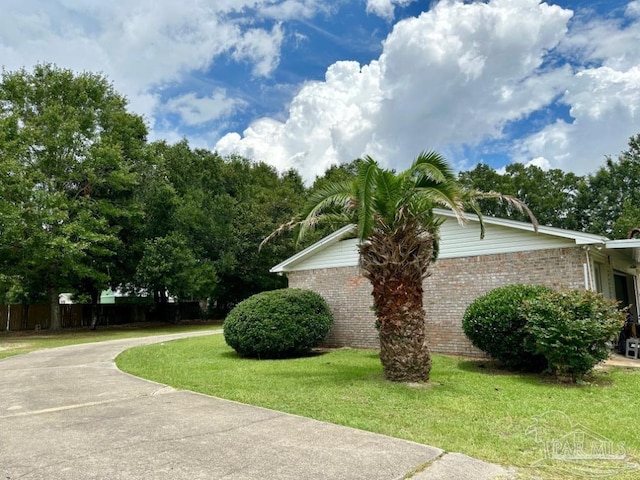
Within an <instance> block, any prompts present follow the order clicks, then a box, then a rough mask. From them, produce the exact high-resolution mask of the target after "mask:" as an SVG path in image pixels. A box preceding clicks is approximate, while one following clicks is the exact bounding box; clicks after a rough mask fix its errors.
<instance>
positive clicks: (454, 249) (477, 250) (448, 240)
mask: <svg viewBox="0 0 640 480" xmlns="http://www.w3.org/2000/svg"><path fill="white" fill-rule="evenodd" d="M440 238H441V240H440V258H459V257H472V256H478V255H491V254H498V253H511V252H523V251H529V250H546V249H553V248H563V247H572V246H575V241H573V240H571V239H567V238H560V237H554V236H551V235H545V234H542V233H534V232H527V231H523V230H516V229H514V228H508V227H502V226H499V225H486V232H485V238H484V239H482V240H481V239H480V227H479V226H478V224H477V223H476V222H469V223H468V224H467V225H466V226H464V227H462V226H460V225H458V223H457V222H456V221H455V220H452V219H446V220H445V222H444V223H443V224H442V226H441V227H440ZM357 242H358V241H357V240H356V239H349V240H342V241H339V242H336V243H334V244H332V245H329V246H328V247H327V248H325V249H323V250H321V251H319V252H317V253H315V254H314V255H310V256H308V257H306V258H303V259H301V260H300V261H299V262H296V263H294V264H292V265H289V266H287V268H286V270H287V271H292V272H295V271H301V270H315V269H321V268H332V267H352V266H356V265H358V248H357V244H358V243H357Z"/></svg>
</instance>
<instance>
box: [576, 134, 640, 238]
mask: <svg viewBox="0 0 640 480" xmlns="http://www.w3.org/2000/svg"><path fill="white" fill-rule="evenodd" d="M576 202H577V206H578V213H579V226H580V228H581V229H582V230H584V231H587V232H591V233H595V234H599V235H606V236H610V237H614V238H626V237H627V234H628V230H627V228H631V227H632V225H633V224H634V223H640V217H638V216H637V215H638V208H637V205H640V134H638V135H635V136H633V137H631V138H630V139H629V148H628V149H627V150H626V151H624V152H622V153H621V154H620V155H619V156H618V158H617V160H614V159H612V158H611V157H607V158H606V161H605V164H604V165H603V166H602V167H600V168H599V169H598V170H597V171H596V172H595V173H594V174H591V175H589V176H588V177H587V179H586V182H585V185H584V186H583V188H581V189H580V191H579V193H578V196H577V198H576ZM636 226H640V225H636Z"/></svg>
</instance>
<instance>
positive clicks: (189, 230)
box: [122, 140, 233, 303]
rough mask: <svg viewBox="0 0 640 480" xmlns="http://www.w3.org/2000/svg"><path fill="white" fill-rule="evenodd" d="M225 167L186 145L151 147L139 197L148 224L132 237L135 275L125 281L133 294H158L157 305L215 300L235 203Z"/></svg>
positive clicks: (216, 158)
mask: <svg viewBox="0 0 640 480" xmlns="http://www.w3.org/2000/svg"><path fill="white" fill-rule="evenodd" d="M223 164H224V162H223V160H222V159H221V158H220V157H219V156H218V155H216V154H214V153H211V152H208V151H206V150H192V149H191V148H190V147H189V144H188V143H187V141H186V140H183V141H181V142H178V143H176V144H174V145H168V144H167V143H166V142H155V143H153V144H151V145H150V146H149V155H148V157H147V165H146V168H145V169H144V171H143V172H141V177H142V186H141V188H140V189H139V194H138V196H139V199H140V202H141V204H142V205H143V215H144V222H142V223H141V224H140V225H138V226H137V228H136V231H135V233H134V234H133V235H134V236H135V238H136V241H135V242H134V244H135V249H134V251H133V252H131V254H130V262H129V265H130V270H132V273H131V274H130V275H129V276H128V277H127V278H123V279H122V283H125V284H127V286H128V287H129V290H133V291H135V290H137V289H144V290H146V291H148V292H150V293H153V296H154V299H155V301H156V302H158V303H164V302H166V301H167V298H168V295H171V296H173V297H177V298H179V299H185V298H187V299H205V298H208V297H210V296H211V294H212V292H213V291H214V289H215V286H216V284H217V282H218V280H219V279H218V276H217V270H218V268H219V265H218V264H219V262H220V258H221V257H222V256H223V252H224V251H225V248H226V245H227V244H228V242H229V237H230V235H231V227H230V218H229V214H228V212H229V210H230V209H231V208H232V205H233V200H232V199H231V197H229V195H227V194H226V192H225V191H224V186H223V183H222V178H221V177H222V168H223Z"/></svg>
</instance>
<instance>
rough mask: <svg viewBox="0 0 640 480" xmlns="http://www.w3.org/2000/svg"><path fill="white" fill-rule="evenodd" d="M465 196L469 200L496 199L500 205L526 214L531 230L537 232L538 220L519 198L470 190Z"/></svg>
mask: <svg viewBox="0 0 640 480" xmlns="http://www.w3.org/2000/svg"><path fill="white" fill-rule="evenodd" d="M467 195H468V198H469V199H471V198H473V200H479V199H485V198H490V199H496V200H498V201H499V202H501V203H506V204H507V205H509V206H511V207H513V208H515V209H516V211H518V212H520V213H523V214H526V215H527V216H528V217H529V220H530V221H531V224H532V225H533V230H534V231H536V232H537V231H538V227H539V223H538V219H537V218H536V217H535V215H534V214H533V212H532V211H531V209H530V208H529V207H528V206H527V204H526V203H524V202H523V201H522V200H520V199H519V198H516V197H514V196H512V195H504V194H502V193H498V192H482V191H479V190H470V191H468V194H467Z"/></svg>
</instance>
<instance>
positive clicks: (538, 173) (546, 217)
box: [458, 163, 584, 230]
mask: <svg viewBox="0 0 640 480" xmlns="http://www.w3.org/2000/svg"><path fill="white" fill-rule="evenodd" d="M458 178H459V180H460V182H461V183H462V184H463V185H464V186H465V187H467V188H475V189H483V190H494V191H497V192H501V193H504V194H505V195H512V196H514V197H516V198H518V199H519V200H521V201H522V202H524V203H526V204H527V206H528V207H529V208H530V209H531V211H532V212H534V213H535V215H536V218H537V219H538V221H539V222H540V224H542V225H548V226H551V227H557V228H566V229H570V230H576V229H578V228H579V224H578V215H577V211H576V210H577V207H576V196H577V194H578V191H579V190H580V189H581V188H583V186H584V179H583V178H582V177H580V176H577V175H575V174H574V173H571V172H563V171H562V170H560V169H551V170H547V171H545V170H542V169H541V168H540V167H537V166H535V165H529V166H525V165H523V164H522V163H512V164H510V165H507V166H506V167H505V171H504V173H498V172H496V171H495V170H494V169H493V168H491V167H490V166H488V165H485V164H478V165H477V166H476V167H475V168H474V169H473V170H470V171H467V172H460V174H459V176H458ZM479 203H480V206H481V209H482V211H483V212H484V213H485V214H486V215H491V216H495V217H511V218H514V219H516V220H521V221H526V219H527V218H526V215H525V214H522V213H519V212H517V211H516V210H514V208H513V207H512V206H511V205H509V204H505V203H501V202H499V200H496V199H486V200H481V201H480V202H479Z"/></svg>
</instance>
